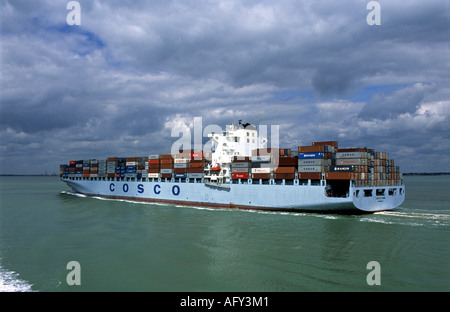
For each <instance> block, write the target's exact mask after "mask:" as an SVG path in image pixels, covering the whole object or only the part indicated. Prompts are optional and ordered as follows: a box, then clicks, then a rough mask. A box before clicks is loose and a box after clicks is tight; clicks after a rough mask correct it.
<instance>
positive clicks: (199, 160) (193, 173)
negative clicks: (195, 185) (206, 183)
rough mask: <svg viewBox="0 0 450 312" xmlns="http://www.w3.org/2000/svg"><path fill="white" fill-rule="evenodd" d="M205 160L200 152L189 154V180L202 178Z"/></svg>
mask: <svg viewBox="0 0 450 312" xmlns="http://www.w3.org/2000/svg"><path fill="white" fill-rule="evenodd" d="M205 166H206V159H205V155H204V154H203V153H202V152H196V151H194V150H192V151H191V153H190V154H189V165H188V172H187V173H188V178H189V179H201V178H203V172H204V171H205Z"/></svg>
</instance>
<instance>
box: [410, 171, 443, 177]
mask: <svg viewBox="0 0 450 312" xmlns="http://www.w3.org/2000/svg"><path fill="white" fill-rule="evenodd" d="M436 175H450V172H407V173H403V176H436Z"/></svg>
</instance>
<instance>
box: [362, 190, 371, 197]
mask: <svg viewBox="0 0 450 312" xmlns="http://www.w3.org/2000/svg"><path fill="white" fill-rule="evenodd" d="M364 197H372V190H364Z"/></svg>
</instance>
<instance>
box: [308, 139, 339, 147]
mask: <svg viewBox="0 0 450 312" xmlns="http://www.w3.org/2000/svg"><path fill="white" fill-rule="evenodd" d="M320 145H331V146H334V148H338V141H323V142H313V143H312V146H320Z"/></svg>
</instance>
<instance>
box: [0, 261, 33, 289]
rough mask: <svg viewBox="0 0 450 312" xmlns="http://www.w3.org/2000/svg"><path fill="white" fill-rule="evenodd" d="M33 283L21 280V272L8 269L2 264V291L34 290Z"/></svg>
mask: <svg viewBox="0 0 450 312" xmlns="http://www.w3.org/2000/svg"><path fill="white" fill-rule="evenodd" d="M31 286H32V285H31V284H29V283H28V282H26V281H24V280H21V279H20V278H19V274H17V273H16V272H14V271H8V270H6V269H4V268H3V267H2V266H0V292H28V291H33V290H32V289H31Z"/></svg>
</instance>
